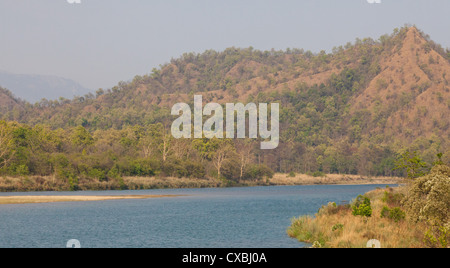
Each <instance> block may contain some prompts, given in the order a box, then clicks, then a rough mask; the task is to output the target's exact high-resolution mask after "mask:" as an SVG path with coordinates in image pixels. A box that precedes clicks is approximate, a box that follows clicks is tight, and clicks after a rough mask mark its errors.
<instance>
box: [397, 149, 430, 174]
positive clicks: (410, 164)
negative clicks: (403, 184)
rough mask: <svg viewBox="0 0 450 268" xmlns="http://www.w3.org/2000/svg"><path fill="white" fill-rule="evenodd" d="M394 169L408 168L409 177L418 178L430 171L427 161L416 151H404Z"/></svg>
mask: <svg viewBox="0 0 450 268" xmlns="http://www.w3.org/2000/svg"><path fill="white" fill-rule="evenodd" d="M395 166H396V167H395V169H394V170H399V169H400V170H406V174H407V178H408V179H416V178H419V177H422V176H424V175H425V174H427V173H428V171H429V169H428V167H427V163H425V162H424V161H423V160H422V158H421V157H420V156H419V155H418V153H417V152H416V151H414V152H412V153H410V152H409V151H406V152H404V153H403V154H402V155H401V156H400V157H399V158H398V159H397V161H396V162H395Z"/></svg>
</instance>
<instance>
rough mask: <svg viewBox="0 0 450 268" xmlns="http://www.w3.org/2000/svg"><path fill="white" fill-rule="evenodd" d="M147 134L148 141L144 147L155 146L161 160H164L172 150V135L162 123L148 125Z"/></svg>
mask: <svg viewBox="0 0 450 268" xmlns="http://www.w3.org/2000/svg"><path fill="white" fill-rule="evenodd" d="M148 135H149V137H148V138H150V143H148V144H147V148H146V149H147V150H151V149H150V148H149V147H148V146H152V147H154V148H156V149H157V150H158V151H159V152H160V153H161V156H162V160H163V162H166V160H167V157H168V156H169V154H170V153H171V152H172V150H173V146H172V144H173V137H172V135H171V134H170V133H169V132H168V128H167V127H166V126H165V125H164V124H162V123H158V124H155V125H150V126H149V130H148ZM144 149H145V148H144Z"/></svg>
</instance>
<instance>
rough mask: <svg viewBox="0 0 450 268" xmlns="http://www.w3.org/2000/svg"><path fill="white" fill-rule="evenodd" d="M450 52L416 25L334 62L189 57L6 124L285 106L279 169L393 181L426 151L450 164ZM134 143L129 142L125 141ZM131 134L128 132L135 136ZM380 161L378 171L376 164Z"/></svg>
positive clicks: (336, 56)
mask: <svg viewBox="0 0 450 268" xmlns="http://www.w3.org/2000/svg"><path fill="white" fill-rule="evenodd" d="M449 75H450V53H449V51H448V50H447V51H445V50H444V49H442V47H440V46H439V45H438V44H436V43H434V42H433V41H432V40H431V39H430V38H429V37H428V36H427V35H426V34H424V33H422V32H421V31H420V30H418V29H417V28H416V27H403V28H401V29H395V30H394V32H393V33H392V34H390V35H384V36H381V37H380V38H379V40H373V39H371V38H365V39H357V40H356V41H355V42H354V43H348V44H346V45H345V46H340V47H336V48H334V49H333V52H332V53H330V54H327V53H325V52H324V51H322V52H320V53H318V54H313V53H311V52H310V51H304V50H301V49H288V50H286V51H274V50H272V51H258V50H255V49H253V48H245V49H242V48H229V49H226V50H225V51H223V52H217V51H212V50H210V51H206V52H204V53H201V54H196V53H186V54H184V55H183V56H182V57H180V58H178V59H172V60H171V61H170V63H167V64H165V65H163V66H161V68H159V69H154V70H153V71H152V73H151V74H148V75H144V76H136V77H135V78H134V79H133V80H132V81H131V82H127V83H125V82H120V83H119V84H118V85H117V86H115V87H113V88H111V89H108V90H98V91H97V92H96V95H95V96H94V95H93V94H89V95H85V96H82V97H78V98H76V99H73V100H53V101H48V100H47V101H41V102H39V103H37V104H35V105H27V104H23V103H21V102H17V101H15V100H14V99H8V101H7V103H8V107H9V108H8V109H7V110H6V111H3V112H2V114H1V115H2V118H4V119H7V120H16V121H19V122H22V123H26V124H30V125H36V124H46V125H49V126H51V128H53V129H56V128H63V129H72V128H73V127H76V126H80V125H81V126H83V127H85V128H86V129H87V130H89V131H90V132H92V133H93V132H95V131H100V132H101V131H111V130H112V129H116V130H125V129H129V127H132V126H135V125H139V126H144V127H145V126H148V125H152V124H156V123H159V122H161V123H164V124H165V125H169V124H170V123H171V122H173V120H174V117H173V116H171V115H170V109H171V107H172V105H173V104H175V103H177V102H186V103H189V104H192V103H193V96H194V94H201V95H203V102H204V104H206V103H208V102H212V101H214V102H218V103H221V104H225V103H227V102H244V103H247V102H255V103H259V102H262V103H270V102H279V103H280V104H281V105H280V108H281V114H280V131H281V137H280V146H279V147H278V148H277V149H276V150H273V151H270V152H263V153H261V154H263V155H264V157H265V158H264V159H265V160H264V163H266V164H267V165H269V166H270V167H271V168H272V169H273V170H276V171H289V170H302V171H315V170H321V171H324V172H338V173H359V174H378V175H390V174H392V167H393V159H394V158H395V157H396V156H397V155H398V154H399V153H400V152H401V151H404V150H406V149H407V150H417V151H419V152H420V153H421V154H422V155H423V156H424V158H425V159H426V160H427V161H428V162H429V163H431V162H432V161H434V160H435V157H436V154H437V153H439V152H443V153H444V159H447V160H449V159H450V142H449V141H450V131H449V130H450V117H449V116H448V114H449V112H450V85H449V79H450V78H449ZM124 135H125V134H124ZM127 135H128V134H127ZM369 163H370V164H369Z"/></svg>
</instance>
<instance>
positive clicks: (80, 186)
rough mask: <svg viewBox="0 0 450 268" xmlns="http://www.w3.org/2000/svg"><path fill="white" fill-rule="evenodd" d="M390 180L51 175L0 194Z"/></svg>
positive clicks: (0, 183) (12, 182) (387, 180)
mask: <svg viewBox="0 0 450 268" xmlns="http://www.w3.org/2000/svg"><path fill="white" fill-rule="evenodd" d="M400 181H401V180H400V179H399V178H391V177H363V176H357V175H335V174H332V175H326V176H323V177H313V176H309V175H303V174H298V175H295V176H292V174H291V176H289V175H287V174H275V175H274V176H273V178H270V179H264V180H242V181H227V180H224V179H216V178H203V179H195V178H174V177H124V178H120V179H111V180H105V181H99V180H97V179H88V178H84V179H77V180H60V179H57V178H55V177H53V176H46V177H43V176H28V177H0V192H31V191H34V192H38V191H100V190H146V189H169V188H174V189H178V188H218V187H235V186H243V187H245V186H275V185H322V184H397V183H399V182H400Z"/></svg>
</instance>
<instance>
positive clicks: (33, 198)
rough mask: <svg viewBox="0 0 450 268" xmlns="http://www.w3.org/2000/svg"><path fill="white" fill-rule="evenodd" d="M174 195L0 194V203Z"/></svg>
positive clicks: (144, 197)
mask: <svg viewBox="0 0 450 268" xmlns="http://www.w3.org/2000/svg"><path fill="white" fill-rule="evenodd" d="M162 197H175V195H117V196H0V205H7V204H30V203H54V202H81V201H104V200H122V199H149V198H162Z"/></svg>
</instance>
